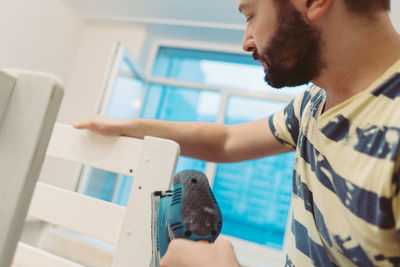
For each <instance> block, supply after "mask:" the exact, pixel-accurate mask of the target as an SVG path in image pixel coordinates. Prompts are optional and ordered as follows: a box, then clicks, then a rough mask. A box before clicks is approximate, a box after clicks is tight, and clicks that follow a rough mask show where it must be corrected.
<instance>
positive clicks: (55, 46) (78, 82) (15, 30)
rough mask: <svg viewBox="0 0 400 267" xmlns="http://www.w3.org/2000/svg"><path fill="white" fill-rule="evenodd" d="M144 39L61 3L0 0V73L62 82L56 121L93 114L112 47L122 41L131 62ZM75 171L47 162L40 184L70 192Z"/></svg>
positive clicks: (53, 0)
mask: <svg viewBox="0 0 400 267" xmlns="http://www.w3.org/2000/svg"><path fill="white" fill-rule="evenodd" d="M144 36H145V30H144V28H141V27H138V26H129V27H128V26H127V25H121V24H100V23H86V22H85V21H84V20H83V19H82V17H81V16H80V14H78V13H77V12H76V11H75V10H73V9H72V8H71V7H70V5H68V4H66V2H65V1H64V0H35V1H32V0H12V1H2V3H1V8H0V44H1V49H0V68H20V69H28V70H34V71H44V72H49V73H52V74H54V75H56V76H57V77H59V78H60V79H61V80H63V81H64V85H65V94H64V99H63V103H62V105H61V109H60V112H59V116H58V121H59V122H63V123H73V122H77V121H79V120H81V119H83V118H85V117H87V116H89V115H91V114H93V113H94V112H95V108H96V104H97V99H98V95H99V94H100V93H101V92H102V90H103V86H104V78H105V76H106V73H107V70H108V66H109V64H110V60H111V52H112V47H113V45H114V43H115V42H116V41H117V40H121V41H122V42H123V43H125V45H126V46H127V47H128V49H129V50H130V51H131V53H132V56H133V57H134V58H135V59H136V58H139V54H140V51H141V48H142V43H143V40H144ZM76 172H77V167H76V166H75V165H66V164H61V163H59V162H58V161H55V160H46V161H45V164H44V166H43V169H42V174H41V178H40V179H41V180H45V181H50V180H53V182H52V183H53V184H57V185H60V186H63V187H66V188H73V186H74V184H75V182H76V181H75V180H71V179H69V178H70V177H72V176H74V174H76ZM54 179H56V180H54Z"/></svg>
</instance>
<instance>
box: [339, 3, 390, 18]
mask: <svg viewBox="0 0 400 267" xmlns="http://www.w3.org/2000/svg"><path fill="white" fill-rule="evenodd" d="M343 1H344V3H345V5H346V7H347V9H348V10H349V11H350V12H353V13H355V14H359V15H372V14H374V13H375V12H376V11H378V10H379V11H390V0H343Z"/></svg>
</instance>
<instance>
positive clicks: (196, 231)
mask: <svg viewBox="0 0 400 267" xmlns="http://www.w3.org/2000/svg"><path fill="white" fill-rule="evenodd" d="M151 200H152V201H151V202H152V242H153V243H152V245H153V253H152V260H151V263H150V267H159V266H160V263H159V262H160V259H161V258H162V257H163V256H164V254H165V252H166V251H167V248H168V244H169V242H170V241H171V240H173V239H174V238H184V239H189V240H193V241H205V242H209V243H212V242H214V241H215V240H216V239H217V237H218V235H219V234H220V232H221V228H222V215H221V211H220V208H219V206H218V203H217V201H216V199H215V197H214V194H213V193H212V191H211V188H210V185H209V184H208V179H207V177H206V175H205V174H203V173H202V172H199V171H182V172H179V173H177V174H176V175H175V176H174V178H173V190H167V191H156V192H153V193H152V196H151Z"/></svg>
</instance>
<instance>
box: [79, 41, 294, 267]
mask: <svg viewBox="0 0 400 267" xmlns="http://www.w3.org/2000/svg"><path fill="white" fill-rule="evenodd" d="M160 47H172V48H182V49H192V50H202V51H212V52H221V53H233V54H239V55H246V54H248V53H245V52H243V51H242V50H241V49H240V48H239V47H237V46H233V45H228V44H217V43H209V42H207V43H200V42H191V41H185V40H170V39H158V40H155V41H153V42H152V46H151V49H150V51H149V53H148V55H147V59H148V60H147V65H146V67H145V71H144V74H142V72H141V71H140V68H139V67H138V65H137V63H136V61H135V60H134V59H132V57H131V56H130V54H129V50H128V49H127V48H126V47H124V46H123V45H122V44H121V42H117V43H116V46H115V48H114V54H113V58H112V60H111V62H110V67H109V71H108V72H107V73H108V74H107V77H106V78H105V86H104V90H103V91H102V93H101V95H100V96H99V99H98V101H97V111H98V113H99V114H105V112H106V108H107V103H108V102H109V99H110V96H111V93H112V89H113V86H114V83H115V81H116V78H117V77H118V76H119V75H122V76H125V77H130V78H136V79H140V80H141V81H143V92H144V93H143V95H146V92H147V91H148V88H149V85H150V84H158V85H168V86H176V87H184V88H191V89H196V90H211V91H218V92H220V94H221V101H222V102H221V106H220V110H219V114H218V116H217V121H216V122H217V123H224V122H225V114H226V110H227V103H228V99H229V97H230V96H244V97H250V98H259V99H266V100H273V101H280V102H283V103H289V102H290V101H291V100H292V99H293V97H292V96H287V95H278V94H271V93H263V92H259V91H255V90H251V88H249V89H246V90H244V89H243V90H241V89H237V88H229V87H221V86H213V85H206V84H202V83H195V82H188V81H181V80H177V79H172V78H160V77H155V76H153V75H152V74H151V73H152V69H153V67H154V64H155V61H156V58H157V54H158V50H159V48H160ZM124 58H127V59H128V60H129V62H130V63H131V67H132V73H125V72H120V71H119V67H120V65H121V63H122V61H123V60H124ZM143 100H144V99H143V98H142V103H143ZM216 168H217V164H216V163H211V162H206V167H205V174H206V175H207V177H208V178H209V180H210V186H211V187H212V186H213V183H214V177H215V174H216ZM89 170H90V168H89V167H82V170H81V173H80V178H79V183H78V184H79V187H78V192H80V193H83V192H84V189H85V187H86V184H87V183H88V177H89V175H88V174H89ZM121 182H122V177H121V176H119V177H118V178H117V181H116V186H115V188H114V191H113V197H112V200H113V201H114V200H116V199H117V197H118V193H119V192H120V189H121ZM289 210H290V209H289ZM290 218H291V216H290V214H289V215H288V221H287V222H286V229H285V235H284V240H283V247H285V243H286V240H287V236H288V234H287V233H288V231H289V229H288V227H289V223H288V222H289V220H290ZM221 237H222V238H225V239H228V240H230V241H231V242H232V244H233V246H234V248H235V251H236V255H237V257H238V259H239V261H240V262H241V264H244V265H249V266H276V265H278V264H279V265H282V264H283V262H284V253H283V251H282V250H277V249H274V248H270V247H267V246H264V245H260V244H257V243H253V242H250V241H246V240H242V239H239V238H236V237H232V236H227V235H223V234H221Z"/></svg>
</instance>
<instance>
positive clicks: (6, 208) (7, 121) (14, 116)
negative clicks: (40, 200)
mask: <svg viewBox="0 0 400 267" xmlns="http://www.w3.org/2000/svg"><path fill="white" fill-rule="evenodd" d="M4 72H6V73H8V74H9V75H10V76H13V77H14V78H15V79H16V83H15V86H14V90H13V93H12V95H11V98H10V100H9V102H8V107H7V112H6V113H5V115H4V118H3V123H2V126H1V128H0V196H1V197H2V199H3V201H2V202H1V203H0V218H1V220H0V229H1V231H0V266H1V267H8V266H10V264H11V261H12V258H13V255H14V252H15V248H16V246H17V242H18V239H19V237H20V234H21V231H22V227H23V223H24V219H25V217H26V213H27V210H28V206H29V203H30V200H31V197H32V193H33V189H34V186H35V184H36V181H37V178H38V175H39V171H40V168H41V166H42V162H43V158H44V155H45V151H46V147H47V144H48V141H49V138H50V133H51V131H52V128H53V125H54V121H55V119H56V116H57V112H58V109H59V106H60V103H61V99H62V95H63V89H62V85H61V83H60V82H59V81H58V79H56V78H55V77H52V76H50V75H46V74H41V73H33V72H22V71H15V70H6V71H4ZM4 79H9V77H7V76H5V75H4V73H3V72H2V74H0V80H4Z"/></svg>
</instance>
